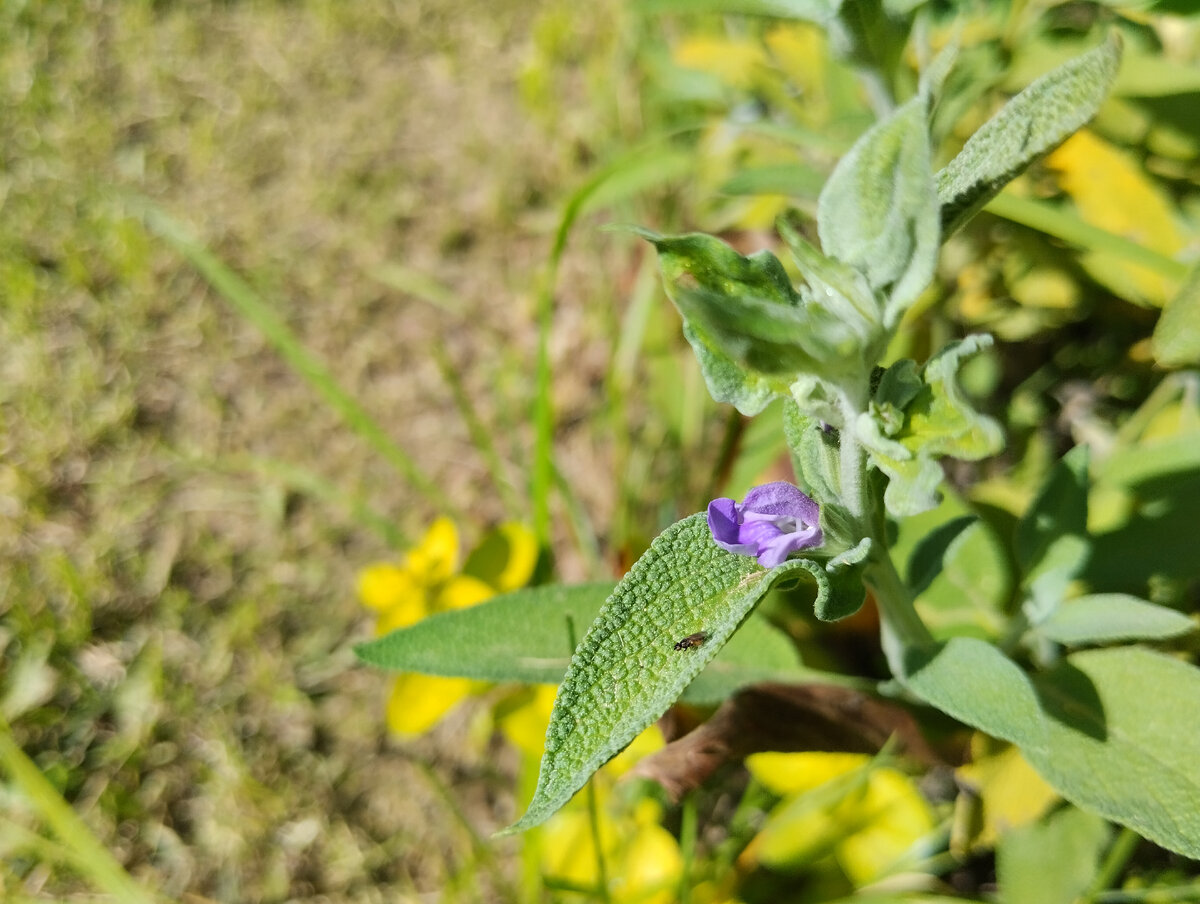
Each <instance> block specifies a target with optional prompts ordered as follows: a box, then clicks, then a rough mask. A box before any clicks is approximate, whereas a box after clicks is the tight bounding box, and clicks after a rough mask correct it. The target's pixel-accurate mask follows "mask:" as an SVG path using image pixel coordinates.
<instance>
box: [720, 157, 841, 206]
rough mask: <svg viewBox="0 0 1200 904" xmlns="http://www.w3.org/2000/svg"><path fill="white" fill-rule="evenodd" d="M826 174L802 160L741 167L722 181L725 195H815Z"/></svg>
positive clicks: (722, 190)
mask: <svg viewBox="0 0 1200 904" xmlns="http://www.w3.org/2000/svg"><path fill="white" fill-rule="evenodd" d="M824 183H825V177H824V176H823V175H822V174H821V173H819V172H817V170H815V169H813V168H812V167H811V166H805V165H804V164H801V163H780V164H775V165H772V166H756V167H752V168H749V169H744V170H739V171H738V172H736V173H734V174H733V175H732V176H730V177H729V178H728V179H726V180H725V182H724V183H722V185H721V187H720V189H718V190H719V191H720V192H721V193H722V194H726V195H788V196H790V197H793V198H816V197H817V194H818V193H819V192H820V191H821V186H822V185H823V184H824Z"/></svg>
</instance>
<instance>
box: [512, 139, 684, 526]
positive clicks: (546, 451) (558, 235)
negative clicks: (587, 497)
mask: <svg viewBox="0 0 1200 904" xmlns="http://www.w3.org/2000/svg"><path fill="white" fill-rule="evenodd" d="M674 134H677V133H671V134H666V135H660V136H656V137H655V138H653V139H651V140H649V141H647V142H644V143H643V144H641V145H639V146H638V147H636V148H634V149H632V150H630V151H627V152H625V153H623V154H620V155H619V156H618V157H617V158H616V159H614V160H613V161H612V162H611V163H609V164H607V165H606V166H603V167H601V168H600V169H599V170H597V171H596V173H595V174H594V175H593V176H592V177H591V178H590V179H588V180H587V181H586V182H585V183H584V184H583V185H582V186H580V187H579V188H578V189H577V190H576V191H575V192H574V194H572V195H571V196H570V197H569V198H567V201H566V203H565V204H564V205H563V212H562V216H561V217H560V218H559V222H558V227H557V229H556V230H555V233H554V244H553V245H552V246H551V250H550V258H549V260H548V261H547V263H546V271H545V273H544V275H543V277H542V282H541V287H540V289H539V290H538V301H537V323H538V343H537V375H536V378H535V395H534V404H533V423H534V431H535V433H534V450H533V473H532V474H531V477H530V495H531V497H532V505H533V530H534V533H535V534H536V535H537V538H538V541H539V542H540V543H542V544H543V545H545V544H546V542H547V541H548V540H549V537H550V492H551V489H552V487H553V484H554V408H553V404H552V401H551V392H552V385H551V384H552V382H553V373H552V369H551V367H550V330H551V329H552V328H553V326H554V292H555V289H556V288H557V285H558V268H559V264H560V263H561V262H562V256H563V252H565V251H566V248H567V239H568V238H569V237H570V234H571V229H572V228H573V227H574V225H575V222H576V221H577V220H578V219H579V217H580V216H582V215H583V214H585V213H587V212H588V211H589V210H591V209H594V208H595V207H596V206H599V205H601V204H609V203H614V202H616V201H619V200H623V199H626V198H630V197H633V196H634V195H636V194H637V193H638V192H641V191H644V190H646V189H647V188H651V187H653V186H656V185H661V184H664V183H666V182H669V181H670V180H672V179H675V178H678V177H679V176H681V175H682V174H683V173H685V172H686V171H687V170H688V169H689V168H690V167H692V166H694V165H695V161H694V160H693V159H692V155H691V154H688V153H686V152H683V151H674V150H672V149H670V148H663V147H662V145H663V144H664V143H665V142H666V141H668V140H669V139H670V138H671V137H673V135H674Z"/></svg>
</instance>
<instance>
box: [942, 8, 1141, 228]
mask: <svg viewBox="0 0 1200 904" xmlns="http://www.w3.org/2000/svg"><path fill="white" fill-rule="evenodd" d="M1120 62H1121V39H1120V36H1119V35H1118V34H1117V33H1116V32H1114V33H1113V36H1112V37H1111V38H1109V40H1108V41H1106V42H1105V43H1104V44H1101V45H1100V46H1099V47H1097V48H1096V49H1095V50H1092V51H1090V52H1088V53H1085V54H1084V55H1083V56H1081V57H1078V58H1077V59H1074V60H1071V61H1070V62H1068V63H1065V64H1064V65H1062V66H1059V67H1058V68H1057V69H1055V70H1054V71H1053V72H1050V73H1048V74H1047V75H1044V76H1042V77H1041V78H1040V79H1038V80H1037V81H1035V82H1034V83H1033V84H1032V85H1030V86H1029V87H1028V88H1026V89H1025V90H1024V91H1022V92H1021V93H1020V94H1018V95H1017V96H1016V97H1014V98H1013V99H1012V100H1011V101H1009V102H1008V103H1007V104H1006V105H1005V106H1004V109H1002V110H1001V111H1000V112H999V113H997V114H996V115H995V116H993V117H992V118H991V119H989V120H988V121H987V122H986V123H984V125H983V127H982V128H981V129H980V130H979V131H978V132H976V133H975V134H974V135H972V136H971V137H970V139H969V140H968V141H967V143H966V145H964V146H963V149H962V150H961V151H960V152H959V153H958V156H956V157H955V158H954V159H953V160H951V161H950V162H949V163H948V164H947V165H946V167H945V169H943V170H942V171H941V172H939V173H938V175H937V192H938V200H939V201H940V203H941V206H942V232H943V234H944V235H950V234H951V233H952V232H954V231H955V230H957V229H958V228H959V227H960V226H962V225H963V224H964V223H966V222H967V220H969V219H971V217H972V216H974V215H975V213H976V212H977V211H978V210H979V209H980V208H981V207H983V205H984V204H986V203H987V202H988V201H989V200H991V199H992V198H993V197H995V196H996V194H997V193H998V192H999V191H1000V189H1002V188H1003V187H1004V186H1005V185H1007V184H1008V183H1009V182H1011V181H1012V180H1013V179H1015V178H1016V177H1017V176H1019V175H1020V174H1021V173H1022V172H1023V171H1024V169H1025V168H1026V167H1027V166H1029V164H1031V163H1033V161H1035V160H1037V159H1038V158H1039V157H1041V156H1042V155H1044V154H1047V153H1049V152H1050V151H1052V150H1054V148H1055V147H1057V146H1058V145H1059V144H1060V143H1061V142H1062V141H1064V140H1065V139H1066V138H1068V137H1069V136H1070V135H1071V133H1073V132H1075V131H1076V130H1077V129H1079V128H1080V127H1081V126H1083V125H1084V124H1085V123H1086V122H1087V121H1088V120H1090V119H1091V118H1092V117H1093V116H1095V115H1096V111H1097V110H1099V109H1100V104H1101V103H1102V102H1103V101H1104V98H1105V97H1106V96H1107V95H1108V89H1109V87H1110V86H1111V85H1112V82H1113V79H1114V78H1116V75H1117V67H1118V66H1119V65H1120Z"/></svg>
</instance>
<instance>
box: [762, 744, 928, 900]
mask: <svg viewBox="0 0 1200 904" xmlns="http://www.w3.org/2000/svg"><path fill="white" fill-rule="evenodd" d="M746 767H747V768H748V769H749V770H750V774H751V775H753V776H754V777H755V778H757V779H758V780H759V781H761V782H762V783H763V784H764V785H766V786H767V787H768V788H769V789H770V790H772V791H774V792H776V793H777V794H782V795H785V797H784V799H783V801H781V802H780V803H779V805H778V806H777V807H776V808H775V809H774V811H772V813H771V816H770V818H769V819H768V821H767V824H766V825H765V826H764V827H763V830H762V831H761V832H760V833H759V834H758V836H757V837H756V838H755V839H754V841H753V842H752V843H751V846H750V848H748V849H747V851H746V854H744V855H743V856H744V857H746V858H747V859H750V860H757V861H758V862H760V863H763V864H765V865H767V866H774V867H781V868H796V867H800V866H817V865H818V864H820V863H821V862H823V861H827V858H832V860H833V862H835V863H836V864H837V865H838V867H840V869H841V871H842V873H844V874H845V876H846V877H847V878H848V879H849V880H850V881H851V882H853V883H854V884H855V885H856V886H862V885H865V884H867V883H869V882H874V881H876V880H878V879H881V878H883V877H884V876H887V875H888V874H889V873H891V872H893V871H894V870H895V869H897V868H898V867H901V866H902V864H903V863H904V861H905V860H906V859H907V857H908V856H911V855H912V853H913V851H914V849H919V847H920V844H921V842H922V841H923V839H925V838H926V836H928V835H929V834H930V833H931V832H932V831H933V828H934V818H933V813H932V811H931V810H930V808H929V805H928V804H927V803H926V802H925V799H924V798H923V797H921V795H920V792H918V791H917V788H916V786H915V785H914V784H913V781H912V779H910V778H909V777H908V776H906V775H904V774H903V773H902V772H899V771H898V770H896V769H893V768H890V767H887V766H878V765H877V764H875V763H873V762H872V760H871V758H870V757H868V756H866V755H864V754H852V753H760V754H755V755H753V756H750V757H747V758H746Z"/></svg>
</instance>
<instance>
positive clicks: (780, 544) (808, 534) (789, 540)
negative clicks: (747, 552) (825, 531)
mask: <svg viewBox="0 0 1200 904" xmlns="http://www.w3.org/2000/svg"><path fill="white" fill-rule="evenodd" d="M820 543H821V528H819V527H809V528H806V529H804V530H799V531H795V532H793V533H788V534H780V535H779V536H777V537H774V538H772V539H770V540H768V541H767V542H766V543H761V544H759V547H758V564H759V565H762V566H763V567H764V568H774V567H775V566H776V565H781V564H783V561H784V560H785V559H786V558H787V557H788V556H789V555H791V554H792V553H794V552H799V551H800V550H802V549H808V548H809V547H811V546H819V545H820Z"/></svg>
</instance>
